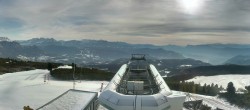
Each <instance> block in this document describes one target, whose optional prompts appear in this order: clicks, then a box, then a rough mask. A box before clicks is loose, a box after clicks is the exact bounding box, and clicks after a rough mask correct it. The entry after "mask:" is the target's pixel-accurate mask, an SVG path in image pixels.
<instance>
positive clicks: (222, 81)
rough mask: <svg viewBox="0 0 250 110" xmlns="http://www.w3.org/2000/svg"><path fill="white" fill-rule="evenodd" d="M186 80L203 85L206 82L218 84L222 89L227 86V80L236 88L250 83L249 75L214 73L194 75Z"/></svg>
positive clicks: (242, 87)
mask: <svg viewBox="0 0 250 110" xmlns="http://www.w3.org/2000/svg"><path fill="white" fill-rule="evenodd" d="M187 81H188V82H192V81H193V82H194V83H196V84H199V83H200V84H201V85H204V84H205V83H206V84H207V85H208V84H210V85H211V84H212V83H214V85H215V84H218V85H219V86H220V85H221V86H222V87H223V88H224V89H226V88H227V84H228V83H229V82H233V84H234V87H235V88H236V90H238V89H239V88H241V89H245V86H249V85H250V75H235V74H234V75H215V76H196V77H194V78H192V79H189V80H187Z"/></svg>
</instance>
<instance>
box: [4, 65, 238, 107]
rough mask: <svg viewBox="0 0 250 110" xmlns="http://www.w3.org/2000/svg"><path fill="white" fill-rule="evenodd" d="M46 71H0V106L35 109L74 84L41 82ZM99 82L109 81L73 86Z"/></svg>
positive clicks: (216, 102)
mask: <svg viewBox="0 0 250 110" xmlns="http://www.w3.org/2000/svg"><path fill="white" fill-rule="evenodd" d="M48 74H49V71H47V70H39V69H37V70H31V71H24V72H16V73H7V74H4V75H0V110H21V109H22V108H23V106H27V105H29V106H30V107H32V108H35V109H36V108H38V107H40V106H42V105H44V104H45V103H47V102H49V101H51V100H52V99H54V98H56V97H58V96H59V95H61V94H62V93H64V92H65V91H67V90H68V89H72V88H73V82H72V81H58V80H54V79H53V78H51V77H50V80H49V82H48V81H47V82H46V83H44V76H45V75H48ZM210 80H211V79H210ZM214 82H216V81H214ZM101 83H104V87H105V86H106V85H107V84H108V81H86V80H85V81H81V82H80V81H77V82H76V89H78V90H85V91H93V92H99V91H100V87H101ZM174 92H177V91H174ZM180 93H183V92H180ZM183 94H184V93H183ZM190 96H191V98H192V100H195V99H203V102H204V103H205V104H207V105H209V106H212V107H213V108H216V107H219V108H222V109H225V110H230V109H231V110H237V109H238V108H237V107H234V106H230V104H228V103H227V102H225V101H224V100H221V99H218V98H217V97H211V96H204V95H197V94H191V95H190ZM187 99H188V98H187ZM102 109H104V108H102Z"/></svg>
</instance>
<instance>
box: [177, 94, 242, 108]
mask: <svg viewBox="0 0 250 110" xmlns="http://www.w3.org/2000/svg"><path fill="white" fill-rule="evenodd" d="M172 92H173V93H175V92H177V93H178V94H185V95H187V97H186V101H195V100H202V104H204V105H208V106H209V107H211V108H212V109H213V110H214V109H216V108H220V109H223V110H240V109H241V108H238V107H237V106H233V105H230V103H228V102H227V101H225V100H223V99H220V98H218V97H217V96H206V95H200V94H193V93H186V92H181V91H172ZM183 110H184V109H183Z"/></svg>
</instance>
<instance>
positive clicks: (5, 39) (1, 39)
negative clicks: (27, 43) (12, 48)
mask: <svg viewBox="0 0 250 110" xmlns="http://www.w3.org/2000/svg"><path fill="white" fill-rule="evenodd" d="M0 41H8V42H9V41H11V40H10V39H9V38H8V37H0Z"/></svg>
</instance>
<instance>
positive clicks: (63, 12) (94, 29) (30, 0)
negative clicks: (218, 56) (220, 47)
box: [0, 0, 250, 45]
mask: <svg viewBox="0 0 250 110" xmlns="http://www.w3.org/2000/svg"><path fill="white" fill-rule="evenodd" d="M0 36H6V37H9V38H10V39H12V40H17V39H30V38H34V37H53V38H55V39H61V40H70V39H103V40H109V41H125V42H129V43H151V44H157V45H167V44H177V45H186V44H204V43H247V44H249V43H250V0H0Z"/></svg>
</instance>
